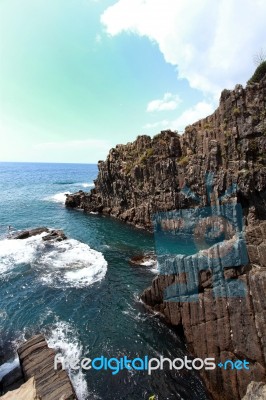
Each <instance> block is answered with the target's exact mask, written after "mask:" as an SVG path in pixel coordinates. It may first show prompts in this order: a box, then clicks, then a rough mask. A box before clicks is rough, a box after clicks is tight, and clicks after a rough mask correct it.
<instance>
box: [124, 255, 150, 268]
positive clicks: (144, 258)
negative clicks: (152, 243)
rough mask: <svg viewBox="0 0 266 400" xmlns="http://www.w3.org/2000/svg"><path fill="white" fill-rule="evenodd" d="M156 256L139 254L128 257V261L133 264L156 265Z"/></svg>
mask: <svg viewBox="0 0 266 400" xmlns="http://www.w3.org/2000/svg"><path fill="white" fill-rule="evenodd" d="M156 262H157V261H156V256H155V255H154V254H140V255H137V256H133V257H131V258H130V259H129V263H130V264H131V265H135V266H143V267H144V266H147V267H149V266H153V265H156Z"/></svg>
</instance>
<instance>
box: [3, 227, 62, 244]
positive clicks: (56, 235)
mask: <svg viewBox="0 0 266 400" xmlns="http://www.w3.org/2000/svg"><path fill="white" fill-rule="evenodd" d="M44 232H45V233H47V235H45V236H43V237H42V240H44V241H47V240H53V241H56V242H61V241H62V240H65V239H67V237H66V235H65V234H64V232H63V231H61V230H56V229H48V228H35V229H30V230H26V231H23V232H19V233H18V234H14V235H12V237H10V239H20V240H22V239H27V238H29V237H32V236H37V235H40V234H41V233H44Z"/></svg>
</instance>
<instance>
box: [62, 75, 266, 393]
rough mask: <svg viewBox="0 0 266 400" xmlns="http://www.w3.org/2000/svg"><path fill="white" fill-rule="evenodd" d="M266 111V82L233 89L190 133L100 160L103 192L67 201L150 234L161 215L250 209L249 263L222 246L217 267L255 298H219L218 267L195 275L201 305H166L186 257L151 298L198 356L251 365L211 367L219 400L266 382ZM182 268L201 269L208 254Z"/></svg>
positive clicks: (209, 381)
mask: <svg viewBox="0 0 266 400" xmlns="http://www.w3.org/2000/svg"><path fill="white" fill-rule="evenodd" d="M265 110H266V77H265V76H264V78H263V79H262V80H261V81H260V82H259V83H253V84H248V85H247V87H246V88H243V87H242V86H241V85H237V86H236V87H235V89H234V90H233V91H229V90H224V91H223V92H222V94H221V99H220V104H219V107H218V108H217V110H216V111H215V112H214V113H213V114H212V115H210V116H209V117H207V118H205V119H202V120H200V121H198V122H196V123H194V124H192V125H190V126H188V127H187V128H186V130H185V133H184V134H183V135H179V134H178V133H177V132H172V131H169V130H167V131H162V132H161V133H160V134H158V135H156V136H154V137H153V138H150V137H149V136H139V137H138V138H137V139H136V140H135V141H134V142H133V143H128V144H126V145H117V146H116V147H115V148H113V149H111V150H110V152H109V154H108V157H107V159H106V161H99V164H98V167H99V174H98V177H97V179H96V180H95V188H94V189H92V191H91V192H90V193H85V192H82V191H80V192H78V193H74V194H71V195H67V196H66V206H67V207H70V208H78V209H82V210H84V211H85V212H87V213H90V212H97V213H102V214H107V215H110V216H113V217H115V218H118V219H120V220H122V221H124V222H127V223H130V224H133V225H134V226H137V227H140V228H144V229H147V230H149V231H153V228H154V225H153V224H154V215H159V214H158V213H162V212H163V213H165V214H164V215H166V216H167V213H169V212H170V211H171V210H183V209H184V210H187V209H199V208H204V207H218V208H219V207H221V206H222V205H224V204H225V205H232V204H239V205H240V206H241V209H242V212H243V221H244V228H243V231H244V241H245V246H246V249H247V255H248V260H247V262H245V263H244V264H243V265H240V264H232V265H228V264H227V265H226V266H224V259H223V257H220V256H219V249H218V250H217V249H216V248H215V249H216V250H213V251H217V257H216V259H217V260H218V261H217V265H216V267H217V268H218V269H219V271H223V276H222V282H223V281H224V280H226V279H231V280H234V281H235V283H242V284H243V285H244V286H245V287H246V288H247V290H246V296H245V297H241V296H224V295H223V296H220V297H219V296H218V297H217V296H216V297H215V296H214V295H213V292H214V290H215V289H217V288H215V281H214V270H215V269H214V267H213V265H212V264H210V265H208V268H206V267H205V268H202V269H201V268H200V267H197V269H196V270H195V271H197V277H195V282H194V283H195V284H196V283H198V287H199V299H198V301H197V302H189V301H187V302H185V301H182V302H180V301H178V300H177V299H175V301H166V300H165V292H166V290H167V288H169V287H171V286H172V287H174V285H175V286H177V285H179V284H180V279H181V278H182V277H181V275H182V273H183V272H184V271H186V269H182V267H180V265H181V264H182V263H181V261H180V262H179V264H178V265H177V266H176V267H175V268H176V269H175V270H174V271H173V273H168V274H160V275H158V276H157V277H156V278H155V279H154V281H153V283H152V286H151V287H150V288H148V289H147V290H146V291H145V292H144V293H143V294H142V296H141V298H142V300H143V302H144V303H145V304H146V306H147V307H148V308H149V310H151V311H155V312H159V313H160V314H161V316H162V317H163V318H164V319H165V320H166V321H167V322H169V323H170V324H171V325H173V326H175V327H178V328H179V329H181V330H182V331H183V333H184V336H185V338H186V341H187V343H188V345H189V347H190V349H191V350H192V352H193V353H194V354H195V356H197V357H202V358H205V357H215V358H216V359H217V360H220V361H221V362H224V360H226V359H231V360H238V359H240V360H243V359H246V360H248V362H249V365H250V369H249V370H248V371H238V370H230V371H229V370H224V369H222V368H216V369H215V370H214V371H204V373H203V377H204V380H205V382H206V385H207V388H208V390H209V391H210V392H211V394H212V395H213V398H214V399H215V400H238V399H241V398H243V397H244V396H245V394H246V392H247V387H248V385H249V384H250V382H252V381H255V382H265V381H266V337H265V331H266V302H265V291H266V111H265ZM169 215H170V217H169V218H167V217H166V218H165V219H164V224H165V227H166V229H168V230H171V229H172V230H173V229H177V228H178V227H177V226H176V225H175V224H176V222H175V221H174V218H173V217H171V213H170V214H169ZM230 239H232V238H230ZM192 261H193V262H192ZM182 262H183V264H182V265H183V266H184V265H197V266H198V265H200V263H199V255H196V256H195V257H194V258H193V260H192V258H187V259H186V260H183V261H182ZM189 263H190V264H189ZM191 263H192V264H191ZM236 265H237V267H236ZM178 266H179V267H180V269H178V268H179V267H178ZM184 268H185V267H184ZM195 275H196V274H195ZM183 283H184V284H187V282H186V280H185V281H183ZM187 287H188V285H187ZM250 398H251V397H250Z"/></svg>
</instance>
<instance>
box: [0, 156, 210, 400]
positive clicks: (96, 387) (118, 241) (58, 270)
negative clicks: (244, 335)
mask: <svg viewBox="0 0 266 400" xmlns="http://www.w3.org/2000/svg"><path fill="white" fill-rule="evenodd" d="M96 175H97V166H96V165H81V164H76V165H74V164H31V163H0V192H1V196H0V235H1V239H2V240H1V241H0V255H1V259H0V299H1V303H0V333H1V336H0V353H2V354H0V356H1V355H2V360H1V358H0V364H1V363H2V367H1V366H0V376H1V368H2V371H3V369H4V367H6V366H8V364H6V362H7V361H9V362H11V363H12V362H14V357H15V350H16V346H17V344H18V342H19V341H20V340H24V339H25V338H28V337H30V336H31V335H33V334H35V333H38V332H43V333H44V334H45V336H46V338H47V340H48V343H49V344H50V345H51V346H54V347H56V348H58V349H60V351H61V352H62V353H63V355H64V356H66V357H70V356H76V357H85V356H86V357H90V358H94V357H99V356H101V355H104V356H106V357H120V356H123V355H127V356H128V357H131V358H135V357H138V356H139V357H144V356H145V355H148V356H149V357H158V356H160V355H163V356H165V357H169V358H172V359H174V358H176V357H182V356H184V355H185V354H186V353H185V352H186V350H185V346H184V343H183V341H182V339H181V338H179V336H178V335H177V334H176V333H175V332H174V331H172V330H171V329H170V328H169V327H167V326H165V325H164V324H163V323H162V322H161V321H160V320H159V319H158V318H156V317H154V316H152V315H151V314H149V313H147V312H146V310H145V308H144V306H143V304H142V303H141V302H140V301H139V300H138V298H139V295H140V294H141V293H142V291H143V290H144V289H145V288H146V287H148V286H149V285H150V284H151V281H152V279H153V278H154V276H155V272H156V271H154V269H152V267H132V266H130V265H129V263H128V259H129V258H130V257H132V256H133V255H137V254H139V253H142V252H148V251H153V250H154V238H153V235H152V234H149V233H147V232H144V231H141V230H137V229H135V228H133V227H130V226H128V225H126V224H123V223H121V222H119V221H116V220H114V219H112V218H108V217H104V216H99V215H85V214H84V213H83V212H78V211H75V210H68V209H66V208H65V207H64V193H66V192H74V191H77V190H80V189H82V190H90V188H91V187H92V185H93V179H95V178H96ZM8 226H11V227H12V228H11V229H12V230H19V229H27V228H30V227H39V226H47V227H49V228H60V229H63V230H64V232H65V233H66V235H67V237H68V238H69V239H68V240H67V241H66V243H63V242H62V243H63V244H58V245H54V246H53V245H49V244H48V245H45V246H44V245H43V243H42V240H41V237H35V238H32V239H30V240H26V241H24V240H23V241H15V240H6V239H5V236H6V234H7V229H8ZM88 246H89V247H88ZM94 250H95V251H96V252H95V251H94ZM3 363H5V364H4V367H3ZM71 379H72V382H73V384H74V386H75V389H76V391H77V394H78V397H79V400H86V399H104V400H117V399H119V400H120V399H121V400H122V399H125V400H135V399H136V400H140V399H148V398H149V396H150V395H152V394H155V395H157V398H158V399H160V400H161V399H162V400H164V399H189V400H194V399H195V400H198V399H199V400H200V399H208V396H207V394H206V393H205V389H204V387H203V385H202V383H201V381H200V379H199V377H198V375H197V374H195V373H193V372H190V371H189V372H188V371H186V372H177V371H174V372H172V371H167V370H164V371H154V372H153V374H152V375H151V376H148V374H147V373H146V372H143V371H134V372H131V371H130V372H129V371H126V372H125V371H122V372H120V373H119V374H117V375H115V376H113V375H112V374H111V372H110V371H93V370H90V371H88V372H86V373H81V372H78V373H75V374H74V373H73V372H71Z"/></svg>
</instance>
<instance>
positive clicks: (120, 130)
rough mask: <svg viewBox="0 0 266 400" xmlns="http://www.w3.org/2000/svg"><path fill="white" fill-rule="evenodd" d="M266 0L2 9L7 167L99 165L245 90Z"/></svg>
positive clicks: (6, 2)
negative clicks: (226, 92) (223, 95)
mask: <svg viewBox="0 0 266 400" xmlns="http://www.w3.org/2000/svg"><path fill="white" fill-rule="evenodd" d="M265 15H266V1H265V0H230V1H228V0H201V1H199V0H0V124H1V125H0V139H1V140H0V161H24V162H25V161H29V162H71V163H75V162H77V163H96V162H97V161H98V160H102V159H105V158H106V156H107V153H108V150H109V149H110V148H111V147H114V146H115V145H116V144H119V143H127V142H129V141H133V140H134V139H135V138H136V137H137V136H138V135H141V134H148V135H150V136H153V135H155V134H157V133H158V132H160V131H161V130H164V129H173V130H178V131H179V132H182V131H183V130H184V128H185V126H186V125H189V124H191V123H193V122H196V121H197V120H198V119H200V118H203V117H205V116H207V115H209V114H211V113H212V112H213V111H214V110H215V108H216V107H217V106H218V104H219V95H220V92H221V91H222V90H223V89H224V88H228V89H233V88H234V86H235V84H237V83H241V84H243V85H245V83H246V81H247V80H248V79H249V78H250V76H251V75H252V73H253V72H254V70H255V68H256V66H255V64H254V56H256V54H259V53H260V52H265V50H266V48H265V46H266V28H265Z"/></svg>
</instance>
